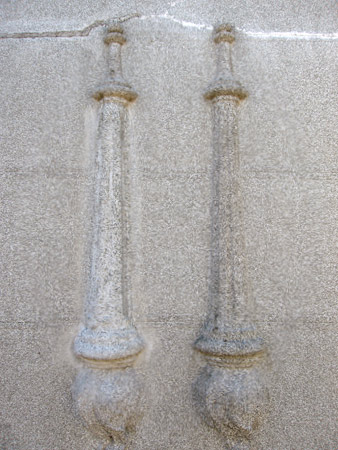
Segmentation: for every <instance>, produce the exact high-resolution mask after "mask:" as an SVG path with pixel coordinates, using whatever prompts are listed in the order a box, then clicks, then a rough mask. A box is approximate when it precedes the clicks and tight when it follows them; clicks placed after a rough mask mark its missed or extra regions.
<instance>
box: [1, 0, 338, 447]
mask: <svg viewBox="0 0 338 450" xmlns="http://www.w3.org/2000/svg"><path fill="white" fill-rule="evenodd" d="M337 12H338V11H337V5H336V3H335V2H334V1H329V0H327V1H324V2H318V1H315V2H305V1H304V2H292V1H288V2H281V1H278V2H267V1H260V2H249V3H245V4H243V2H237V1H235V2H232V4H231V5H225V4H224V2H221V1H212V2H207V1H205V0H199V1H197V2H184V1H179V0H177V1H171V2H169V1H167V2H163V1H161V2H160V1H146V2H136V1H133V2H127V4H126V3H125V2H111V1H99V2H97V1H95V2H93V1H86V2H81V4H79V3H78V2H74V1H73V2H69V1H67V2H65V1H62V2H58V3H55V2H50V1H47V0H45V1H43V2H41V1H33V2H30V3H29V4H26V2H22V1H16V2H11V1H3V2H2V4H1V6H0V16H1V22H0V38H1V39H0V55H1V62H2V65H1V70H0V79H1V87H2V89H1V93H0V97H1V104H2V109H1V112H0V119H1V120H0V140H1V141H0V142H1V146H0V192H1V205H0V211H1V212H0V242H1V249H2V252H1V262H0V267H1V269H0V274H1V275H0V291H1V300H0V302H1V303H0V304H1V308H0V309H1V312H0V332H1V340H0V352H1V361H2V364H1V371H0V379H1V382H0V392H1V395H0V398H1V400H0V404H1V408H0V410H1V413H0V448H1V450H51V449H53V450H69V449H72V450H80V449H81V450H92V449H93V448H96V447H97V446H98V442H97V441H96V440H95V439H94V438H93V437H92V436H91V434H90V433H89V432H88V431H87V430H86V429H85V428H84V427H83V426H82V424H81V422H80V420H79V418H78V417H77V415H76V413H75V407H74V404H73V401H72V398H71V386H72V383H73V381H74V379H75V375H76V369H77V368H79V367H80V365H79V363H78V362H76V361H75V358H74V357H73V355H72V351H71V346H72V341H73V339H74V337H75V336H76V333H77V332H78V325H79V324H80V323H81V322H82V321H83V305H84V299H85V293H86V290H87V288H88V276H89V254H90V236H91V229H92V224H93V217H92V204H93V201H92V192H93V184H94V178H93V177H94V166H95V164H94V147H95V136H96V128H97V106H96V105H95V101H94V100H93V99H92V97H91V93H92V92H93V90H94V89H95V88H97V86H99V85H100V83H101V82H102V81H103V79H104V75H105V73H106V61H105V54H104V48H103V43H102V36H103V30H102V27H101V26H97V27H95V28H93V29H92V30H91V31H89V30H88V32H84V33H82V34H81V33H79V32H78V31H79V30H83V29H84V28H85V27H87V26H89V25H90V24H92V23H94V22H96V21H101V20H105V19H108V18H113V17H125V16H128V15H135V13H139V15H140V17H134V18H130V19H129V20H127V21H125V23H124V28H125V31H126V36H127V43H126V44H125V45H124V46H123V59H122V66H123V73H124V76H125V78H126V79H127V80H128V82H130V84H131V86H132V87H133V89H135V91H136V92H137V94H138V98H137V100H136V101H135V102H134V103H133V104H131V105H130V106H129V107H128V123H127V127H126V149H127V151H128V170H127V173H126V178H127V179H126V183H127V186H128V201H126V208H128V218H129V221H130V223H129V225H128V226H129V227H130V235H129V239H128V246H127V248H126V253H125V255H126V258H127V261H126V265H127V268H128V274H127V278H126V279H127V284H128V286H127V291H128V292H127V296H128V305H129V308H128V309H129V315H130V316H131V318H132V320H133V322H134V323H135V325H136V326H137V328H138V330H139V332H140V335H141V336H142V337H143V338H144V341H145V343H146V348H145V350H144V352H143V354H142V355H141V356H140V358H139V360H138V361H137V364H136V370H137V371H138V372H140V374H142V375H143V378H144V383H145V397H144V405H143V406H144V411H145V412H144V417H143V420H142V421H141V422H140V423H139V425H138V428H137V430H136V434H135V435H134V437H133V438H132V441H131V444H130V448H132V449H135V450H148V449H149V450H154V449H161V450H162V449H163V450H173V449H182V450H202V449H203V450H204V449H212V450H218V449H221V448H224V440H223V438H222V436H221V435H219V434H218V433H217V431H216V430H214V429H213V428H210V427H208V426H207V425H206V424H205V423H204V422H203V421H202V420H201V418H200V417H199V415H198V413H197V412H196V409H195V407H194V404H193V398H192V393H191V387H192V384H193V382H194V380H195V378H196V376H197V375H198V373H199V371H200V370H201V368H202V367H203V366H204V362H203V361H202V358H201V357H200V356H199V355H198V354H197V353H196V352H195V351H194V350H193V347H192V344H193V342H194V340H195V339H196V337H197V336H198V334H199V332H200V330H201V327H202V325H203V322H204V320H205V317H206V314H207V310H208V301H207V295H208V273H209V253H210V236H211V229H210V205H211V193H210V192H211V191H210V190H211V166H212V161H211V158H212V115H211V106H210V104H209V103H208V102H206V101H205V99H204V98H203V93H204V91H205V89H206V88H207V86H208V84H209V82H210V80H211V79H212V78H213V76H214V74H215V70H216V52H215V46H214V44H213V41H212V39H211V35H212V26H213V25H214V24H215V23H217V22H222V21H223V22H224V21H225V22H232V23H233V24H234V25H236V26H237V27H238V29H239V31H238V33H237V36H236V42H235V44H234V45H233V66H234V71H235V73H236V76H237V78H238V79H239V80H240V82H241V83H242V84H243V86H244V87H245V88H246V89H247V90H248V92H249V97H248V99H246V100H245V101H244V102H242V103H241V105H240V108H239V126H238V135H239V154H240V177H241V184H242V193H243V203H244V208H243V216H244V218H243V229H244V237H245V241H246V255H247V265H248V279H249V282H250V292H251V296H252V299H253V301H254V303H255V313H254V320H255V322H256V323H257V326H258V328H259V329H260V330H261V333H262V335H263V336H264V338H265V341H266V346H267V349H268V357H267V361H266V363H265V366H264V371H265V375H266V382H267V384H268V386H269V391H270V411H269V417H268V419H267V420H266V421H265V423H264V424H263V425H262V427H261V428H260V430H259V431H258V433H257V434H256V435H255V437H254V439H253V441H252V448H257V450H270V449H271V450H295V449H297V450H318V449H321V450H333V449H335V448H338V428H337V422H338V412H337V411H338V409H337V407H336V405H337V402H338V393H337V381H338V375H337V374H338V367H337V357H338V355H337V348H338V345H337V344H338V342H337V339H338V337H337V336H338V334H337V317H338V307H337V294H338V292H337V286H338V282H337V281H338V280H337V242H338V236H337V229H338V228H337V219H338V217H337V211H338V178H337V177H338V158H337V155H338V152H337V138H338V136H337V119H338V109H337V104H338V102H337V100H338V98H337V95H338V90H337V83H336V73H337V51H338V35H337V29H338V27H337V25H338V18H337V17H338V16H337ZM67 30H68V31H72V30H73V31H72V32H71V33H68V31H67ZM58 31H66V32H67V33H68V35H67V33H66V34H65V35H63V36H62V35H60V36H59V37H58ZM44 32H46V34H45V35H41V34H40V35H39V33H44ZM13 33H15V36H13ZM25 33H33V34H34V33H35V34H34V36H33V35H32V36H31V37H29V35H26V34H25ZM72 33H73V34H72ZM297 33H298V34H297ZM61 34H62V33H61ZM67 36H68V37H67Z"/></svg>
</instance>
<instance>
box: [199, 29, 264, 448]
mask: <svg viewBox="0 0 338 450" xmlns="http://www.w3.org/2000/svg"><path fill="white" fill-rule="evenodd" d="M234 40H235V35H234V29H233V27H232V26H230V25H221V26H219V27H217V28H216V29H215V33H214V41H215V43H216V44H217V50H218V64H217V66H218V67H217V72H216V76H215V79H214V81H213V82H212V83H211V85H210V86H209V87H208V89H207V91H206V93H205V99H207V100H210V101H211V102H212V109H213V111H212V113H213V158H212V161H213V170H212V172H213V173H212V205H211V220H212V237H211V264H210V278H209V304H210V308H209V313H208V318H207V320H206V323H205V325H204V327H203V329H202V333H201V335H200V336H199V337H198V339H197V340H196V342H195V344H194V347H195V349H196V350H197V351H199V352H200V353H202V355H203V356H204V359H205V360H206V363H207V365H206V367H205V368H204V369H203V371H202V372H201V374H200V375H199V377H198V379H197V380H196V382H195V384H194V397H195V400H196V404H197V408H198V410H199V412H200V414H201V415H202V417H203V418H204V420H205V421H206V423H207V424H209V425H210V426H211V427H214V428H216V429H217V430H218V431H220V432H221V433H223V434H224V436H225V439H226V445H227V448H229V449H233V450H235V449H236V450H244V449H249V448H250V440H251V438H252V435H253V432H254V431H255V430H256V429H257V428H258V426H259V424H260V422H261V420H262V418H263V416H264V411H265V405H266V403H267V399H268V394H267V389H266V387H265V386H264V377H263V375H264V374H263V371H262V368H261V362H262V361H263V358H264V355H265V347H264V342H263V340H262V338H261V337H260V336H259V335H258V332H257V330H256V328H255V326H254V324H253V323H252V320H251V317H250V316H251V312H250V301H249V295H248V290H247V285H246V268H245V246H244V239H243V232H242V200H241V189H240V172H239V151H238V142H237V139H238V136H237V109H238V105H239V103H240V101H241V100H243V99H245V98H246V97H247V95H248V94H247V92H246V90H245V89H244V88H243V87H242V86H241V84H240V83H239V82H238V81H237V80H236V79H235V78H234V75H233V70H232V61H231V44H232V43H233V41H234Z"/></svg>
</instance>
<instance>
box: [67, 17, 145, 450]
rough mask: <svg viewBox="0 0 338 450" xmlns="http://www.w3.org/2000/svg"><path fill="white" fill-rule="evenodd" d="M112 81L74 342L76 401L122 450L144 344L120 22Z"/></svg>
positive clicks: (112, 38)
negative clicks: (130, 237)
mask: <svg viewBox="0 0 338 450" xmlns="http://www.w3.org/2000/svg"><path fill="white" fill-rule="evenodd" d="M104 42H105V44H106V46H107V51H108V63H109V77H108V80H107V82H106V83H105V84H104V85H103V86H101V87H100V88H99V89H98V90H97V91H96V92H95V93H94V98H95V99H96V100H97V101H98V102H100V109H99V129H98V135H97V148H96V169H95V176H96V179H95V202H94V203H95V211H94V233H93V242H92V252H91V275H90V288H89V290H88V296H87V299H86V303H85V324H84V327H83V328H82V330H81V331H80V333H79V334H78V336H77V337H76V338H75V341H74V353H75V355H76V357H77V358H79V360H81V361H82V362H83V367H82V369H80V370H79V373H78V376H77V378H76V380H75V383H74V385H73V397H74V400H75V402H76V405H77V409H78V412H79V414H80V417H81V418H82V420H83V422H84V424H85V425H86V426H87V427H88V429H89V430H90V431H92V432H93V433H94V434H95V435H96V436H97V437H98V439H99V440H100V446H99V449H106V450H113V449H114V450H122V449H124V448H125V446H126V445H127V443H128V437H129V435H130V433H131V432H132V431H133V430H134V428H135V425H136V423H137V421H138V419H139V418H140V399H141V392H142V386H141V380H140V379H139V376H138V375H137V373H136V371H135V369H134V368H133V364H134V362H135V360H136V358H137V356H138V355H139V354H140V352H141V351H142V350H143V348H144V342H143V340H142V338H141V337H140V336H139V334H138V332H137V330H136V329H135V327H134V326H133V325H132V324H131V323H130V321H129V319H128V317H127V315H126V314H125V299H124V296H125V286H124V267H125V263H124V257H123V254H124V245H125V223H124V211H123V189H124V173H123V172H124V169H123V152H124V151H125V149H124V138H123V134H124V128H125V121H126V108H127V106H128V104H129V102H131V101H133V100H135V99H136V97H137V94H136V93H135V92H134V90H133V89H132V88H131V86H130V85H129V84H128V83H127V82H126V81H125V80H124V79H123V75H122V69H121V46H122V44H123V43H124V42H125V36H124V33H123V29H122V27H121V25H120V24H118V23H110V24H109V26H108V27H107V32H106V35H105V39H104Z"/></svg>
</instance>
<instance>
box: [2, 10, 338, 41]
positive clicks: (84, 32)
mask: <svg viewBox="0 0 338 450" xmlns="http://www.w3.org/2000/svg"><path fill="white" fill-rule="evenodd" d="M130 19H139V20H148V19H150V20H151V19H160V20H168V21H171V22H173V23H177V24H179V25H181V26H183V27H187V28H196V29H199V30H202V29H203V30H213V26H212V25H209V24H203V23H193V22H188V21H185V20H181V19H177V18H176V17H174V16H171V15H169V14H168V12H165V13H163V14H158V15H155V14H151V15H148V16H147V15H141V14H139V13H134V14H129V15H127V16H122V17H115V18H112V19H111V20H113V21H117V22H120V23H122V22H126V21H128V20H130ZM111 20H96V21H95V22H93V23H92V24H90V25H88V26H87V27H85V28H83V29H81V30H54V31H41V32H23V33H1V34H0V39H36V38H73V37H87V36H89V34H90V32H91V31H92V30H93V29H95V28H97V27H100V26H105V25H107V24H108V23H109V22H111ZM237 31H239V32H241V33H243V34H245V35H246V36H248V37H252V38H259V39H285V40H290V39H291V40H322V41H335V40H338V33H316V32H314V33H311V32H306V31H248V30H245V29H241V28H237Z"/></svg>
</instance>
